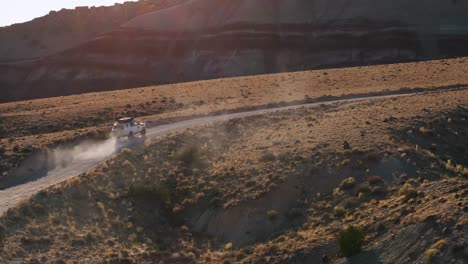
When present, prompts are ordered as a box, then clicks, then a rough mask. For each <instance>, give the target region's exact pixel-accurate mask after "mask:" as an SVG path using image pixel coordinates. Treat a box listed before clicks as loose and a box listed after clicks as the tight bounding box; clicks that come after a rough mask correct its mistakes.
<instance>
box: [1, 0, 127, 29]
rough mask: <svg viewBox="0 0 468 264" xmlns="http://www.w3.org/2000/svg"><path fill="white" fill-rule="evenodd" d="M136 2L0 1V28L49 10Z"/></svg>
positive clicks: (99, 0) (78, 0)
mask: <svg viewBox="0 0 468 264" xmlns="http://www.w3.org/2000/svg"><path fill="white" fill-rule="evenodd" d="M126 1H136V0H1V1H0V27H1V26H8V25H11V24H14V23H21V22H26V21H29V20H31V19H33V18H36V17H40V16H43V15H46V14H48V13H49V11H51V10H60V9H62V8H74V7H77V6H103V5H106V6H109V5H113V4H115V3H123V2H126Z"/></svg>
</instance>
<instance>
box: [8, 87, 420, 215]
mask: <svg viewBox="0 0 468 264" xmlns="http://www.w3.org/2000/svg"><path fill="white" fill-rule="evenodd" d="M420 94H423V93H421V92H409V93H408V92H407V93H401V94H393V95H381V96H371V97H361V98H353V99H341V100H332V101H327V102H319V103H310V104H302V105H294V106H285V107H277V108H270V109H261V110H253V111H246V112H239V113H233V114H224V115H218V116H209V117H202V118H194V119H190V120H185V121H180V122H176V123H172V124H166V125H161V126H156V127H152V128H149V129H148V130H147V135H146V137H147V138H148V139H151V138H154V137H156V136H163V135H166V134H169V133H171V132H174V131H176V130H179V129H184V128H192V127H196V126H200V125H205V124H209V123H213V122H220V121H226V120H230V119H235V118H241V117H248V116H254V115H263V114H268V113H272V112H277V111H284V110H291V109H296V108H301V107H312V106H319V105H331V104H337V103H349V102H357V101H370V100H379V99H388V98H391V97H401V96H417V95H420ZM140 142H141V141H140ZM110 156H112V155H111V154H110V155H108V156H106V157H99V158H90V159H80V160H75V161H72V162H71V163H70V164H68V165H67V166H66V167H57V168H55V169H53V170H51V171H49V172H48V173H47V175H46V176H44V177H42V178H39V179H37V180H34V181H30V182H27V183H25V184H22V185H18V186H14V187H11V188H8V189H5V190H2V191H0V215H2V214H3V213H4V212H6V211H7V210H8V208H11V207H14V206H17V205H18V204H19V203H21V201H24V200H26V199H28V198H29V197H31V196H32V195H34V194H35V193H37V192H39V191H41V190H43V189H46V188H49V187H51V186H53V185H55V184H58V183H61V182H63V181H66V180H68V179H70V178H73V177H75V176H77V175H79V174H81V173H83V172H86V171H88V170H90V169H93V168H94V167H96V166H97V165H98V164H99V163H101V162H103V161H105V160H106V159H108V158H110Z"/></svg>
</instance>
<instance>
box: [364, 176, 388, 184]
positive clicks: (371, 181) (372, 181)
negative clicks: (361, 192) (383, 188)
mask: <svg viewBox="0 0 468 264" xmlns="http://www.w3.org/2000/svg"><path fill="white" fill-rule="evenodd" d="M367 183H369V184H370V185H378V184H383V183H384V180H383V179H382V178H381V177H379V176H370V177H369V178H367Z"/></svg>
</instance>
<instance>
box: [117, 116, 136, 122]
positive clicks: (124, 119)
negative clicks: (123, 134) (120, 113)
mask: <svg viewBox="0 0 468 264" xmlns="http://www.w3.org/2000/svg"><path fill="white" fill-rule="evenodd" d="M117 122H119V123H130V122H133V117H122V118H120V119H119V120H117Z"/></svg>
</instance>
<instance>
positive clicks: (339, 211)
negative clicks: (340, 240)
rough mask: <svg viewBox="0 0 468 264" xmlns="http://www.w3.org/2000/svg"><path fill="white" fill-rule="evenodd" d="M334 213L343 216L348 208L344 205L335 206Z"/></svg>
mask: <svg viewBox="0 0 468 264" xmlns="http://www.w3.org/2000/svg"><path fill="white" fill-rule="evenodd" d="M333 213H334V214H335V216H336V217H343V216H344V215H345V214H346V209H344V207H343V206H339V205H338V206H335V207H334V208H333Z"/></svg>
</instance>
